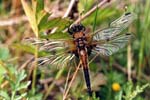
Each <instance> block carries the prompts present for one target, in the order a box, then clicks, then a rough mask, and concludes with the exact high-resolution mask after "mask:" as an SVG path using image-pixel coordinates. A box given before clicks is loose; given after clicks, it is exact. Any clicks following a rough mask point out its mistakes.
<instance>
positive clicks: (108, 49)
mask: <svg viewBox="0 0 150 100" xmlns="http://www.w3.org/2000/svg"><path fill="white" fill-rule="evenodd" d="M132 37H133V35H132V34H129V33H127V34H121V35H118V36H116V37H113V38H110V39H107V40H102V41H97V43H96V47H95V48H94V49H93V52H94V53H98V54H100V55H104V56H109V55H112V54H113V53H115V52H117V51H118V50H119V49H120V48H123V47H124V46H125V45H126V44H127V43H128V41H129V40H130V39H131V38H132Z"/></svg>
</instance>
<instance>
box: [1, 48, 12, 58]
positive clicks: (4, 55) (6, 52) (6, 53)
mask: <svg viewBox="0 0 150 100" xmlns="http://www.w3.org/2000/svg"><path fill="white" fill-rule="evenodd" d="M9 57H10V54H9V49H8V48H6V47H3V48H0V60H7V59H8V58H9Z"/></svg>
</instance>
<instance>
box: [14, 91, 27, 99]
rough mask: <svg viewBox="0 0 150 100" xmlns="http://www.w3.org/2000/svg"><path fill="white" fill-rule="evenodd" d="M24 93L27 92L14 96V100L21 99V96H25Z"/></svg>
mask: <svg viewBox="0 0 150 100" xmlns="http://www.w3.org/2000/svg"><path fill="white" fill-rule="evenodd" d="M26 95H27V93H23V94H21V95H19V96H15V100H22V99H23V97H25V96H26Z"/></svg>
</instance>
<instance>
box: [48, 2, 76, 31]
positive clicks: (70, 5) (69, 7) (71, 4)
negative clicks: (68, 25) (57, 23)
mask: <svg viewBox="0 0 150 100" xmlns="http://www.w3.org/2000/svg"><path fill="white" fill-rule="evenodd" d="M75 1H76V0H71V1H70V4H69V6H68V9H67V11H66V13H65V14H64V16H63V17H62V18H66V17H68V15H69V13H70V11H71V9H72V7H73V5H74V3H75ZM57 28H58V27H55V28H54V29H53V30H52V31H51V33H55V31H56V30H57Z"/></svg>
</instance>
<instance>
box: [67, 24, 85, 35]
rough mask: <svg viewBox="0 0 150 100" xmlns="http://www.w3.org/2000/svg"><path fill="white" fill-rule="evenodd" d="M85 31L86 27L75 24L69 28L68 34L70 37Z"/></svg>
mask: <svg viewBox="0 0 150 100" xmlns="http://www.w3.org/2000/svg"><path fill="white" fill-rule="evenodd" d="M84 31H85V27H84V26H83V25H82V24H74V25H72V26H71V27H69V28H68V33H69V34H70V35H72V34H74V33H77V32H84Z"/></svg>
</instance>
